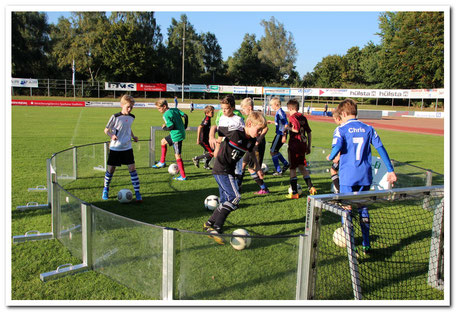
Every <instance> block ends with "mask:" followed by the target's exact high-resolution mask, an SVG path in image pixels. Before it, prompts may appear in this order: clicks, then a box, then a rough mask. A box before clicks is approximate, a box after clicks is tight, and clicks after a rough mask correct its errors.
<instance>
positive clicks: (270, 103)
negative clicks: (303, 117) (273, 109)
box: [269, 96, 282, 107]
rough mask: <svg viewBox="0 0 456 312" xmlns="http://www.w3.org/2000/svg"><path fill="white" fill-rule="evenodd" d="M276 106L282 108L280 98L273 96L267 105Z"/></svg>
mask: <svg viewBox="0 0 456 312" xmlns="http://www.w3.org/2000/svg"><path fill="white" fill-rule="evenodd" d="M274 104H276V105H278V106H279V107H280V106H282V102H281V101H280V98H279V97H278V96H275V97H273V98H272V99H271V100H270V101H269V105H271V106H272V105H274Z"/></svg>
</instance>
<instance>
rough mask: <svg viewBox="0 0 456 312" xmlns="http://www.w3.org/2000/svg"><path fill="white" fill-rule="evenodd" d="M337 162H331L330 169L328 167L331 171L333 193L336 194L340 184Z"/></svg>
mask: <svg viewBox="0 0 456 312" xmlns="http://www.w3.org/2000/svg"><path fill="white" fill-rule="evenodd" d="M338 169H339V163H337V164H336V163H333V164H332V166H331V169H329V171H330V173H331V180H332V182H333V185H334V193H335V194H338V193H339V192H340V191H339V190H340V185H339V171H338Z"/></svg>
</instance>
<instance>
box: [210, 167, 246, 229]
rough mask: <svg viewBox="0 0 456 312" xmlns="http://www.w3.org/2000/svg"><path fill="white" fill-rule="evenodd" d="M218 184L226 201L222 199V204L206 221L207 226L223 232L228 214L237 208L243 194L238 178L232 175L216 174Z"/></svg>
mask: <svg viewBox="0 0 456 312" xmlns="http://www.w3.org/2000/svg"><path fill="white" fill-rule="evenodd" d="M214 178H215V180H216V181H217V184H218V185H219V189H220V190H221V192H220V197H221V198H222V194H224V196H223V198H224V201H223V202H222V201H220V205H219V206H218V207H217V209H215V210H214V213H213V214H212V216H211V217H210V218H209V220H208V222H206V226H209V227H212V228H213V229H214V230H216V231H217V232H218V233H222V232H223V225H224V224H225V220H226V218H227V217H228V215H229V214H230V213H231V212H232V211H234V210H236V209H237V207H238V205H239V201H240V200H241V194H240V193H239V190H238V188H237V183H236V179H235V178H234V176H232V175H214Z"/></svg>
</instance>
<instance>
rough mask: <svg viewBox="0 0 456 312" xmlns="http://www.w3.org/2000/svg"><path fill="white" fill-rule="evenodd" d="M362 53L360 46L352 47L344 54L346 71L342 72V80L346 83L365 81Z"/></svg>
mask: <svg viewBox="0 0 456 312" xmlns="http://www.w3.org/2000/svg"><path fill="white" fill-rule="evenodd" d="M361 55H362V53H361V50H360V49H359V47H352V48H350V49H348V51H347V53H346V54H345V55H344V56H343V59H344V64H345V72H344V73H343V74H342V78H343V79H342V80H343V81H344V83H345V84H346V85H349V84H361V83H363V75H362V74H363V73H362V71H361V68H360V66H361V64H360V63H361Z"/></svg>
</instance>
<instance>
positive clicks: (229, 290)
mask: <svg viewBox="0 0 456 312" xmlns="http://www.w3.org/2000/svg"><path fill="white" fill-rule="evenodd" d="M175 235H176V237H175V245H176V273H175V293H176V297H175V299H177V300H295V299H296V283H297V266H298V250H299V239H298V238H297V237H291V238H290V237H289V238H257V237H252V240H251V244H250V246H249V247H248V248H246V249H244V250H235V249H234V248H233V247H232V246H231V245H230V243H229V237H224V238H225V240H226V241H227V243H226V244H225V245H218V244H217V243H215V242H214V241H213V240H212V239H211V238H209V237H208V236H207V235H206V234H196V233H190V232H178V233H176V234H175Z"/></svg>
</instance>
